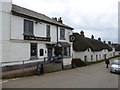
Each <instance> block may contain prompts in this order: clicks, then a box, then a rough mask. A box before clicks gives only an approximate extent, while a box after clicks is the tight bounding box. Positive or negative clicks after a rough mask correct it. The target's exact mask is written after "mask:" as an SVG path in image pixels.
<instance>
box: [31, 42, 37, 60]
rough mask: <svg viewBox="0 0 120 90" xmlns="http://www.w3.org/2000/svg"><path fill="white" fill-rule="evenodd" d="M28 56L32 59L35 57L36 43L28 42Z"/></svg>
mask: <svg viewBox="0 0 120 90" xmlns="http://www.w3.org/2000/svg"><path fill="white" fill-rule="evenodd" d="M30 51H31V53H30V56H31V59H34V58H36V57H37V43H31V44H30Z"/></svg>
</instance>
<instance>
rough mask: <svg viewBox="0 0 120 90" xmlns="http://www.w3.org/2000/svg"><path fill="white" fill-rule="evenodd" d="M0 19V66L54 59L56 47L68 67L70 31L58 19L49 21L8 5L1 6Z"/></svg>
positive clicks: (44, 17)
mask: <svg viewBox="0 0 120 90" xmlns="http://www.w3.org/2000/svg"><path fill="white" fill-rule="evenodd" d="M0 15H2V26H0V27H2V30H1V32H2V40H1V41H2V42H0V45H1V46H2V57H1V60H2V63H3V62H13V61H20V62H21V61H23V60H31V61H32V62H34V61H36V60H39V61H43V60H44V57H51V56H55V55H54V46H55V45H56V44H57V43H58V44H60V46H62V55H63V65H64V66H66V65H71V60H72V57H71V56H72V43H71V42H69V36H70V35H72V30H73V28H72V27H70V26H67V25H65V24H63V21H62V19H61V18H59V20H57V18H49V17H48V16H46V15H43V14H40V13H37V12H34V11H32V10H29V9H26V8H23V7H20V6H17V5H13V4H12V3H2V10H1V11H0ZM20 62H19V63H20ZM17 63H18V62H16V64H17ZM11 64H13V63H11ZM14 64H15V63H14ZM8 65H10V63H9V64H8Z"/></svg>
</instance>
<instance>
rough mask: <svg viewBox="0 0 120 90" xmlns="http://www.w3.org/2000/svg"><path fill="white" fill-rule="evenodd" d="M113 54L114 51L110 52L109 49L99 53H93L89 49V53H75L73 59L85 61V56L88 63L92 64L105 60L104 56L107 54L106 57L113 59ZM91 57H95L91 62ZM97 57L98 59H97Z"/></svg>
mask: <svg viewBox="0 0 120 90" xmlns="http://www.w3.org/2000/svg"><path fill="white" fill-rule="evenodd" d="M113 52H114V50H112V51H110V52H109V51H108V50H107V49H103V50H102V51H98V52H92V51H91V49H90V48H89V51H88V50H86V51H83V52H76V51H73V58H81V60H83V61H84V56H87V61H88V62H91V61H97V60H102V59H104V54H106V57H112V56H113ZM91 55H93V60H91ZM96 55H97V58H98V59H96Z"/></svg>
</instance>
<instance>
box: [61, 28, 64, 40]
mask: <svg viewBox="0 0 120 90" xmlns="http://www.w3.org/2000/svg"><path fill="white" fill-rule="evenodd" d="M60 39H65V29H63V28H61V29H60Z"/></svg>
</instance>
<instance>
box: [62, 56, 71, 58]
mask: <svg viewBox="0 0 120 90" xmlns="http://www.w3.org/2000/svg"><path fill="white" fill-rule="evenodd" d="M64 58H71V56H63V59H64Z"/></svg>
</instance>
